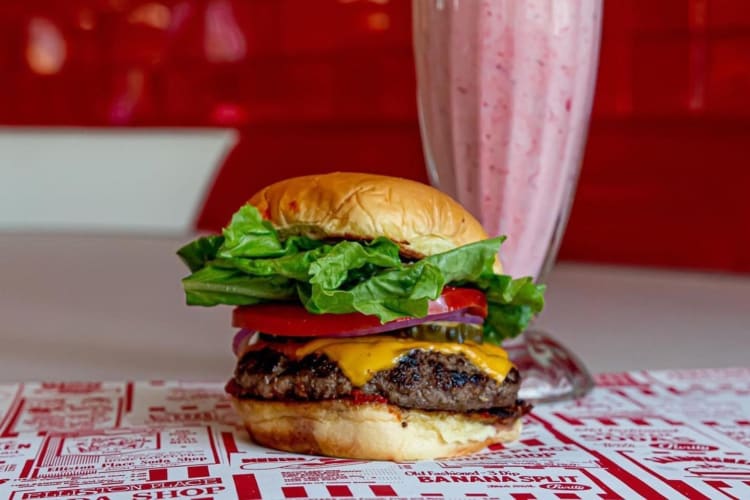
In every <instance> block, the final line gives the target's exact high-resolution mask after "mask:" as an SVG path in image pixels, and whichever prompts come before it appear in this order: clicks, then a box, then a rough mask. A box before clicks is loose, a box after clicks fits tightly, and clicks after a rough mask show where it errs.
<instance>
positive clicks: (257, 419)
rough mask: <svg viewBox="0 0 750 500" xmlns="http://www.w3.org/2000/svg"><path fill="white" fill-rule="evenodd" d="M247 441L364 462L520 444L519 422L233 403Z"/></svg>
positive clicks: (323, 404) (343, 404)
mask: <svg viewBox="0 0 750 500" xmlns="http://www.w3.org/2000/svg"><path fill="white" fill-rule="evenodd" d="M233 404H234V407H235V409H236V410H237V412H238V413H239V414H240V416H241V417H242V419H243V421H244V424H245V427H246V428H247V431H248V433H249V434H250V437H251V438H252V439H253V440H254V441H255V442H257V443H258V444H261V445H263V446H268V447H269V448H275V449H278V450H284V451H290V452H296V453H309V454H314V455H325V456H331V457H342V458H358V459H365V460H393V461H397V462H399V461H406V460H429V459H434V458H444V457H456V456H460V455H466V454H469V453H473V452H476V451H479V450H481V449H483V448H485V447H486V446H488V445H490V444H494V443H507V442H509V441H514V440H516V439H518V436H519V434H520V432H521V420H520V419H517V420H516V421H514V422H513V423H511V424H492V423H487V421H480V420H477V419H472V418H470V417H468V416H465V415H461V414H452V413H446V412H425V411H419V410H404V409H400V408H398V407H396V406H393V405H388V404H384V403H364V404H355V403H352V402H350V401H344V400H332V401H318V402H280V401H255V400H248V399H236V398H234V399H233Z"/></svg>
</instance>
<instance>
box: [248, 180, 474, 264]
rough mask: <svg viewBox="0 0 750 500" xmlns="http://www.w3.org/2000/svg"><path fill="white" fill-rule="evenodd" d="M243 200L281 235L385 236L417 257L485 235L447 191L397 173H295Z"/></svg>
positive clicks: (366, 238)
mask: <svg viewBox="0 0 750 500" xmlns="http://www.w3.org/2000/svg"><path fill="white" fill-rule="evenodd" d="M248 203H249V204H251V205H253V206H255V207H256V208H257V209H258V211H259V212H260V213H261V214H262V215H263V217H264V218H265V219H266V220H269V221H270V222H271V223H272V224H273V225H274V226H275V227H276V228H277V229H278V230H279V232H281V233H282V234H285V235H288V234H304V235H306V236H309V237H312V238H349V239H362V240H371V239H374V238H377V237H378V236H385V237H387V238H389V239H391V240H392V241H394V242H396V243H398V244H399V246H400V247H401V251H402V253H404V254H405V255H409V256H412V257H417V258H421V257H424V256H427V255H433V254H436V253H441V252H445V251H447V250H451V249H453V248H455V247H458V246H461V245H465V244H467V243H473V242H475V241H479V240H483V239H486V238H487V233H486V232H485V231H484V229H483V228H482V226H481V225H480V224H479V222H478V221H477V220H476V219H475V218H474V217H473V216H472V215H471V214H470V213H469V212H467V211H466V210H465V209H464V208H463V207H462V206H461V205H459V204H458V203H457V202H455V201H454V200H453V199H452V198H451V197H449V196H448V195H446V194H444V193H442V192H440V191H438V190H437V189H435V188H433V187H430V186H428V185H426V184H422V183H420V182H415V181H410V180H407V179H401V178H398V177H388V176H384V175H374V174H365V173H350V172H335V173H331V174H322V175H309V176H305V177H295V178H292V179H287V180H284V181H281V182H277V183H276V184H272V185H270V186H268V187H266V188H264V189H262V190H261V191H259V192H258V193H256V194H255V195H254V196H253V197H252V198H251V199H250V201H249V202H248Z"/></svg>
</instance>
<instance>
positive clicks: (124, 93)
mask: <svg viewBox="0 0 750 500" xmlns="http://www.w3.org/2000/svg"><path fill="white" fill-rule="evenodd" d="M409 5H410V2H408V1H406V0H390V1H387V0H305V1H300V0H182V1H174V0H172V1H156V0H139V1H136V0H88V1H83V0H68V1H66V2H59V1H57V0H35V1H34V2H26V1H22V0H8V1H4V2H0V74H2V75H3V78H2V80H0V90H2V91H1V92H0V124H5V125H84V126H145V125H148V126H222V127H227V126H228V127H235V128H237V129H238V130H239V132H240V137H241V141H240V143H239V145H238V146H237V147H236V149H235V150H234V151H233V152H232V153H231V154H230V156H229V157H228V158H227V161H226V163H225V165H224V166H223V168H222V170H221V172H220V175H219V176H218V178H217V181H216V184H215V186H214V188H213V189H212V191H211V193H210V195H209V196H207V199H206V203H205V207H204V210H203V212H202V213H201V215H200V217H199V220H198V221H197V224H198V226H200V227H201V228H203V229H216V228H218V227H220V226H221V225H222V224H223V223H224V222H225V221H226V220H227V218H228V216H229V214H230V213H231V211H233V210H234V208H235V207H236V206H237V205H238V204H239V203H241V202H242V201H244V200H245V199H246V198H247V197H248V195H249V194H250V193H252V192H253V191H254V190H255V189H257V188H259V187H261V186H262V185H264V184H266V183H268V182H271V181H273V180H276V179H279V178H282V177H285V176H289V175H294V174H299V173H307V172H312V171H323V170H340V169H352V170H366V171H376V172H382V173H391V174H399V175H403V176H407V177H412V178H416V179H420V180H425V179H426V176H425V172H424V167H423V159H422V153H421V149H420V145H419V134H418V128H417V122H416V107H415V96H414V85H415V84H414V70H413V65H412V56H411V38H410V37H411V34H410V13H409ZM34 40H35V41H34ZM60 40H63V41H64V42H63V44H64V46H65V49H64V52H63V53H62V54H63V55H62V56H61V55H60V54H61V52H59V43H60ZM35 43H36V44H41V46H48V45H49V44H50V43H52V44H53V45H54V46H55V47H56V49H55V50H58V52H56V54H57V56H56V57H57V58H58V59H60V58H62V59H61V61H62V62H61V61H60V60H58V59H54V58H53V59H54V60H53V61H51V62H50V60H48V59H47V60H45V59H41V60H40V59H39V58H38V54H36V57H37V59H34V57H35V52H34V50H33V49H34V46H35V45H34V44H35ZM55 44H57V45H55ZM37 46H39V45H37ZM40 71H41V73H48V74H40ZM749 89H750V2H747V1H746V0H659V1H652V0H605V16H604V29H603V40H602V50H601V64H600V72H599V80H598V85H597V94H596V101H595V105H594V115H593V120H592V125H591V134H590V139H589V143H588V147H587V151H586V158H585V162H584V168H583V172H582V175H581V179H580V184H579V189H578V193H577V197H576V202H575V205H574V210H573V214H572V217H571V220H570V224H569V229H568V232H567V233H566V237H565V240H564V243H563V247H562V250H561V256H562V258H567V259H580V260H593V261H601V262H619V263H632V264H646V265H664V266H679V267H693V268H708V269H721V270H730V271H744V272H748V271H750V231H749V229H750V202H748V197H747V196H746V192H747V191H748V190H750V161H749V160H748V151H749V150H750V90H749ZM103 168H105V167H104V166H103Z"/></svg>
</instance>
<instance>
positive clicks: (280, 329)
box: [232, 287, 487, 337]
mask: <svg viewBox="0 0 750 500" xmlns="http://www.w3.org/2000/svg"><path fill="white" fill-rule="evenodd" d="M462 310H464V311H465V312H466V313H467V314H471V315H473V316H481V317H482V318H485V317H487V298H486V297H485V295H484V293H482V292H481V291H479V290H474V289H471V288H457V287H445V288H444V289H443V293H442V295H440V297H439V298H438V299H437V300H433V301H430V305H429V310H428V313H427V314H428V317H429V316H433V315H437V314H440V315H444V314H447V313H452V312H458V311H462ZM424 320H425V318H420V319H419V320H417V321H418V322H424ZM414 322H415V318H408V317H407V318H400V319H397V320H394V321H390V322H388V323H386V324H385V325H387V326H386V327H385V328H383V326H384V325H382V324H381V323H380V320H379V319H378V318H377V316H370V315H366V314H361V313H348V314H313V313H311V312H308V311H307V309H305V308H304V307H303V306H302V305H301V304H293V303H289V302H276V303H274V302H271V303H268V304H256V305H252V306H241V307H237V308H235V309H234V312H233V315H232V324H233V325H234V326H236V327H239V328H246V329H249V330H256V331H260V332H263V333H269V334H272V335H282V336H289V337H319V336H329V337H336V336H342V337H343V336H356V335H368V334H371V333H375V332H374V330H381V329H382V330H389V329H396V328H398V327H399V326H406V325H407V324H411V323H414Z"/></svg>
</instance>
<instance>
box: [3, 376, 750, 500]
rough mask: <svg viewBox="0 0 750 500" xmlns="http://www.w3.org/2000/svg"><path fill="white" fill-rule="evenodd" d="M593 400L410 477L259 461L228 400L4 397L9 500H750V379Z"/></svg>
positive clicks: (109, 392)
mask: <svg viewBox="0 0 750 500" xmlns="http://www.w3.org/2000/svg"><path fill="white" fill-rule="evenodd" d="M597 384H598V385H597V388H596V389H595V390H594V391H593V392H592V393H591V394H590V395H589V396H588V397H586V398H584V399H582V400H579V401H572V402H564V403H557V404H553V405H544V406H540V407H537V408H536V409H535V410H534V411H533V412H532V413H531V414H530V415H529V416H527V417H526V418H525V419H524V431H523V434H522V437H521V440H520V441H519V442H517V443H514V444H511V445H507V446H495V447H492V448H491V449H488V450H486V451H484V452H482V453H479V454H476V455H472V456H468V457H463V458H460V459H453V460H436V461H426V462H414V463H392V462H366V461H361V460H344V459H335V458H324V457H312V456H305V455H295V454H289V453H282V452H277V451H271V450H267V449H264V448H261V447H258V446H256V445H254V444H252V443H251V442H250V441H249V440H248V438H247V434H246V433H245V432H244V430H243V429H242V428H241V427H240V426H239V425H238V424H237V419H236V418H235V416H234V413H233V410H232V408H231V407H230V404H229V402H228V401H227V399H226V396H225V395H224V392H223V387H222V385H221V384H206V383H191V382H170V381H167V382H164V381H151V382H87V383H63V382H54V383H27V384H14V385H0V498H3V499H4V498H9V499H13V500H17V499H35V498H58V499H75V500H120V499H128V500H139V499H141V500H157V499H159V500H161V499H174V498H176V499H192V500H219V499H234V498H240V499H254V498H320V497H325V498H330V497H342V498H344V497H358V498H394V497H395V498H467V497H484V498H513V499H516V500H524V499H576V498H601V499H615V498H633V497H634V496H643V497H648V498H660V497H664V498H678V497H681V496H684V497H688V498H691V499H694V498H698V499H699V498H717V497H722V498H723V497H727V498H750V368H735V369H720V370H690V371H639V372H631V373H621V374H606V375H600V376H598V377H597Z"/></svg>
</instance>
